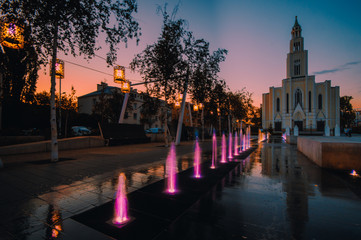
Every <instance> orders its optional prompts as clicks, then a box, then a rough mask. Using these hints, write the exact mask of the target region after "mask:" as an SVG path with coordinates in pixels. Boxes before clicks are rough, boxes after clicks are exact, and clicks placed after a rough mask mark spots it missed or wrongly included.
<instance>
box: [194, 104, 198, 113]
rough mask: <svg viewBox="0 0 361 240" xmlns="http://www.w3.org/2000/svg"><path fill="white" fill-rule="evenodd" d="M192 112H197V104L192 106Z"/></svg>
mask: <svg viewBox="0 0 361 240" xmlns="http://www.w3.org/2000/svg"><path fill="white" fill-rule="evenodd" d="M193 111H195V112H197V111H198V105H197V104H194V105H193Z"/></svg>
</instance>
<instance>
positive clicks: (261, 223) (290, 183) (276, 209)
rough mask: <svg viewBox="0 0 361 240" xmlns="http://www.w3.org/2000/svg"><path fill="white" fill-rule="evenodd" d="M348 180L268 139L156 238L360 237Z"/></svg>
mask: <svg viewBox="0 0 361 240" xmlns="http://www.w3.org/2000/svg"><path fill="white" fill-rule="evenodd" d="M345 177H347V178H348V179H349V180H350V181H349V182H347V181H345ZM351 178H352V177H351ZM351 178H350V177H348V176H347V173H344V172H334V171H329V170H323V169H321V168H319V167H318V166H316V165H315V164H313V163H312V162H311V161H309V160H308V159H307V158H306V157H304V156H303V155H302V154H300V153H299V152H298V151H297V149H296V147H295V146H292V145H287V144H285V143H283V142H282V140H281V139H271V140H270V142H268V143H262V144H260V145H259V147H258V149H257V150H256V151H255V152H254V153H253V154H251V155H250V156H249V157H248V158H247V159H245V160H244V161H243V162H242V163H241V164H240V165H239V167H238V168H236V169H235V170H234V171H233V172H232V173H230V175H229V176H228V177H226V178H224V179H223V181H221V182H220V183H219V184H218V185H217V187H215V188H214V189H213V191H212V192H210V193H209V194H208V196H207V197H205V198H203V199H201V201H200V202H199V203H198V204H197V205H195V206H194V207H193V208H192V209H190V210H189V211H188V212H187V213H186V214H185V215H184V216H183V217H182V218H180V219H179V220H178V221H176V222H174V223H173V224H172V225H171V226H170V227H169V229H168V230H167V231H165V232H164V233H163V234H162V235H161V236H160V237H158V238H157V239H360V236H361V198H360V196H357V194H355V193H354V192H352V191H350V187H349V186H350V185H349V183H350V182H351V183H352V184H361V181H360V179H357V180H356V179H351ZM355 181H358V182H356V183H355Z"/></svg>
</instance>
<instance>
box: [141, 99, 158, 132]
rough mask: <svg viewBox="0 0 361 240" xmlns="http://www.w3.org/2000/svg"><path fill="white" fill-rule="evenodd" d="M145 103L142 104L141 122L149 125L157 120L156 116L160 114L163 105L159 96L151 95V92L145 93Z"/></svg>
mask: <svg viewBox="0 0 361 240" xmlns="http://www.w3.org/2000/svg"><path fill="white" fill-rule="evenodd" d="M143 101H144V103H143V105H142V106H141V111H140V114H141V117H140V122H141V123H142V124H147V125H148V126H149V127H151V126H152V124H153V123H154V122H155V121H156V119H155V118H154V116H158V115H159V114H158V113H159V110H160V107H161V100H160V99H159V98H155V97H151V96H150V95H149V94H147V93H144V94H143Z"/></svg>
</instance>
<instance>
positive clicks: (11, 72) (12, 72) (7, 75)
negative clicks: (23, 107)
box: [0, 45, 40, 104]
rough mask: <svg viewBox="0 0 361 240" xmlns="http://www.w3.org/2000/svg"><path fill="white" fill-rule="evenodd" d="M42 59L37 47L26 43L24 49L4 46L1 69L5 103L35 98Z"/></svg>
mask: <svg viewBox="0 0 361 240" xmlns="http://www.w3.org/2000/svg"><path fill="white" fill-rule="evenodd" d="M39 66H40V61H39V60H38V56H37V54H36V52H35V49H34V48H33V47H31V46H29V45H25V48H24V49H11V48H7V47H5V46H2V48H1V50H0V71H1V73H2V77H3V79H2V94H1V96H0V97H1V102H2V103H3V104H19V103H20V102H30V101H32V100H33V98H34V93H35V90H36V81H37V78H38V70H39Z"/></svg>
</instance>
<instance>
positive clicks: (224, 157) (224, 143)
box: [221, 133, 227, 163]
mask: <svg viewBox="0 0 361 240" xmlns="http://www.w3.org/2000/svg"><path fill="white" fill-rule="evenodd" d="M226 155H227V143H226V135H224V133H223V134H222V156H221V163H226V162H227V159H226Z"/></svg>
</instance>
